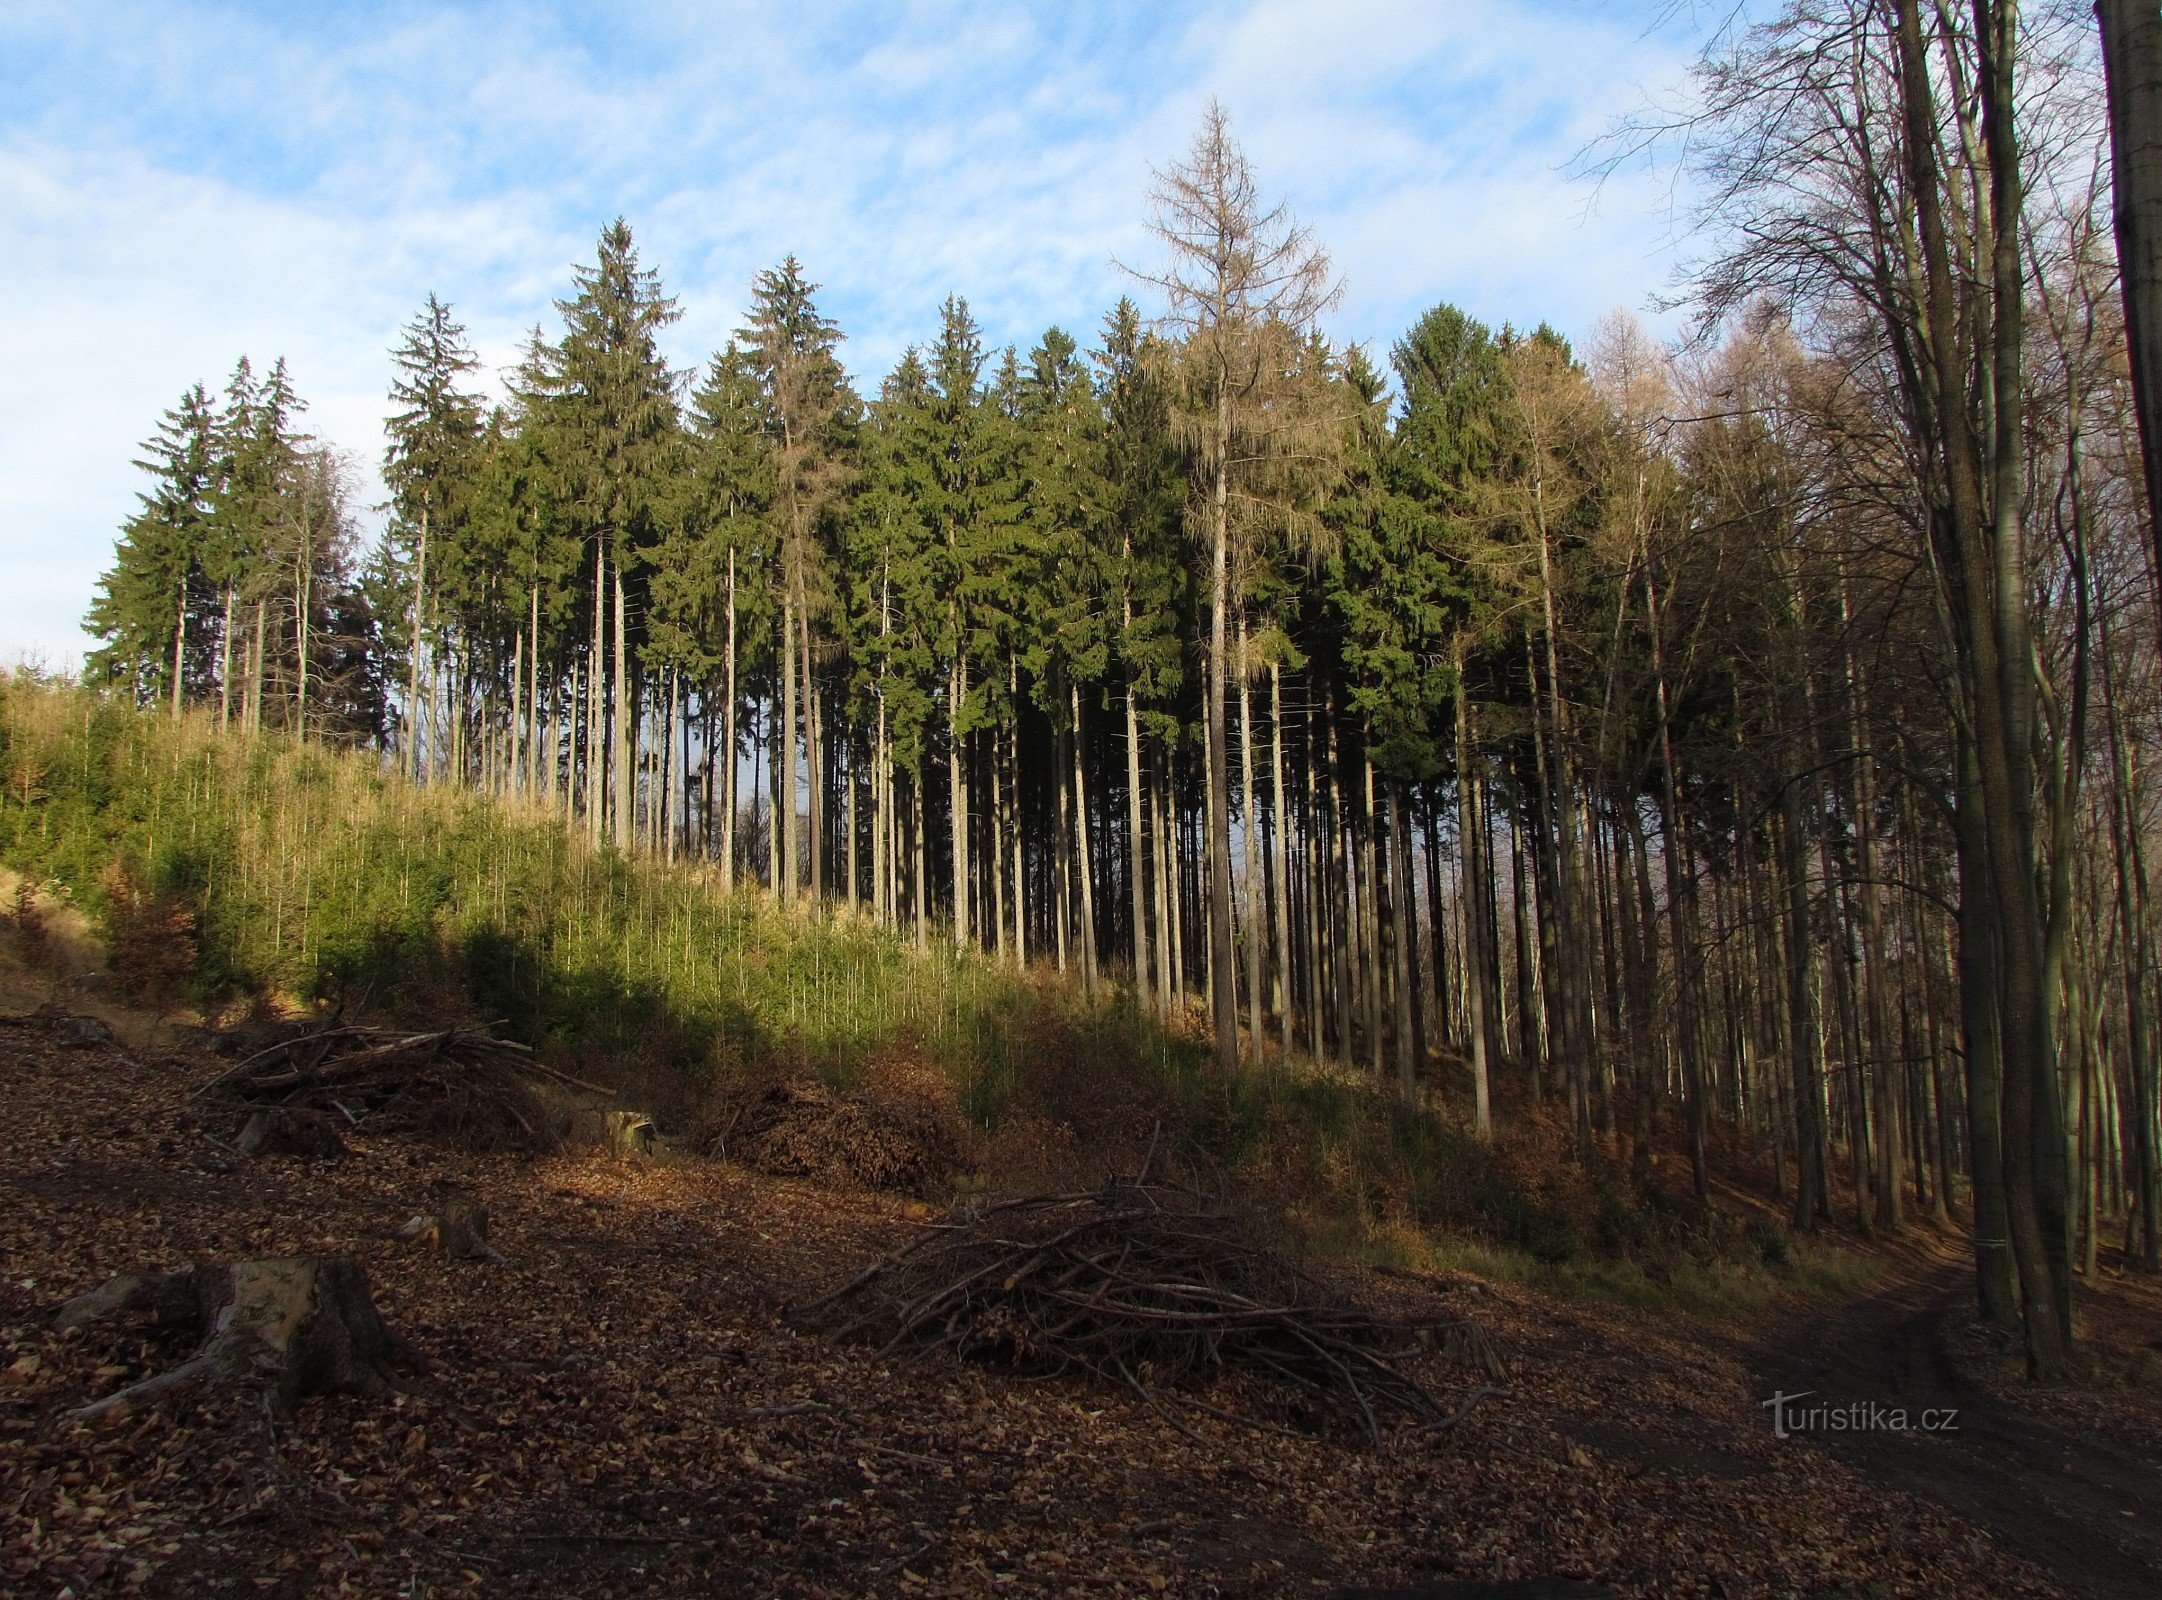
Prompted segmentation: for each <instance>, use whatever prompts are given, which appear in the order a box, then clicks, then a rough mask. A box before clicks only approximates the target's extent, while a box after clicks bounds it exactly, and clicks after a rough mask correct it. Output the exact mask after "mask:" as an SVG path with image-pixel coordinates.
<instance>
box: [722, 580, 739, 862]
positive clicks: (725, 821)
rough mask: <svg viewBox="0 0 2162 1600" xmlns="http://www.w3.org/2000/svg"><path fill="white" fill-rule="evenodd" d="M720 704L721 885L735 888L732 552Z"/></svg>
mask: <svg viewBox="0 0 2162 1600" xmlns="http://www.w3.org/2000/svg"><path fill="white" fill-rule="evenodd" d="M723 677H724V683H725V687H724V689H723V691H722V692H723V694H724V696H725V698H724V699H723V701H722V704H721V749H720V751H719V760H720V766H721V777H722V780H723V781H722V785H721V793H722V795H723V797H724V798H723V801H722V807H721V809H722V817H721V882H722V884H724V885H725V886H726V887H728V888H730V889H733V888H734V887H735V886H736V711H737V701H736V552H735V550H734V548H733V547H731V548H730V549H729V552H728V660H727V663H726V665H725V666H724V668H723Z"/></svg>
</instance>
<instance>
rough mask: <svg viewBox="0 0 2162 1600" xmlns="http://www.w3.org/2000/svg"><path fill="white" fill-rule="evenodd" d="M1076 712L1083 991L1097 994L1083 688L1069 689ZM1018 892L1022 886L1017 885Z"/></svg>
mask: <svg viewBox="0 0 2162 1600" xmlns="http://www.w3.org/2000/svg"><path fill="white" fill-rule="evenodd" d="M1066 693H1067V698H1068V701H1069V703H1070V705H1071V706H1072V710H1073V809H1074V876H1075V877H1076V879H1078V880H1079V886H1080V890H1081V933H1080V938H1081V987H1082V990H1083V992H1084V993H1087V994H1094V993H1095V992H1096V888H1095V881H1096V864H1095V860H1094V856H1093V852H1091V850H1090V849H1089V791H1088V772H1087V769H1086V765H1085V763H1084V762H1083V760H1082V751H1081V734H1082V728H1081V687H1080V685H1079V684H1068V685H1067V686H1066ZM1015 888H1016V891H1017V892H1018V889H1019V884H1018V883H1016V885H1015Z"/></svg>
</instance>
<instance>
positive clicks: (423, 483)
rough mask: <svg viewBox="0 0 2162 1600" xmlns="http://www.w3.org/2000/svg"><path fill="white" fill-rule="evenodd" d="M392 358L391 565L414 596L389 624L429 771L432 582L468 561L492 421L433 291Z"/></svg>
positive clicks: (416, 770) (461, 338)
mask: <svg viewBox="0 0 2162 1600" xmlns="http://www.w3.org/2000/svg"><path fill="white" fill-rule="evenodd" d="M391 363H392V365H393V366H394V367H395V368H396V371H397V376H396V377H394V378H393V379H392V380H391V386H390V398H391V401H392V403H393V404H394V405H396V406H398V407H400V408H401V409H399V410H397V411H394V412H393V413H392V414H391V416H390V419H389V421H388V422H387V423H386V424H385V430H386V431H387V432H388V434H389V436H390V443H389V447H388V448H387V449H386V450H385V452H384V457H383V480H384V483H385V484H386V485H387V486H388V487H389V489H390V493H391V498H390V511H391V522H390V528H389V541H388V544H387V546H386V551H387V554H388V566H389V567H390V568H391V569H393V570H394V571H396V572H398V573H399V574H400V575H402V576H404V577H405V579H406V583H407V585H408V589H409V592H408V595H407V598H406V603H405V604H404V605H403V606H402V607H396V608H392V609H387V610H386V618H387V619H395V620H394V621H391V622H390V626H389V637H390V642H391V649H392V652H393V654H394V656H396V657H399V658H402V660H403V663H404V665H405V669H406V691H405V705H404V710H403V716H402V719H401V721H402V725H403V738H404V743H405V747H406V760H407V764H408V766H409V769H410V770H411V772H412V773H413V775H414V776H415V777H420V776H422V775H423V768H422V765H421V762H422V751H421V745H420V739H419V732H420V727H421V708H422V698H421V677H422V670H423V668H422V661H423V656H424V654H425V651H426V643H427V640H428V638H429V637H430V633H431V628H432V627H434V624H433V623H432V622H431V604H432V597H433V594H434V592H435V591H434V590H431V588H430V583H431V580H432V581H433V582H434V585H435V590H441V589H443V588H445V587H447V586H446V585H445V584H444V583H443V582H442V573H443V571H444V570H445V569H446V568H455V567H456V566H457V565H458V564H459V555H460V553H461V552H459V550H458V547H459V545H460V544H461V543H462V542H463V538H464V536H465V534H466V533H467V531H468V527H469V525H470V523H471V520H472V517H473V512H474V507H473V504H472V501H473V494H474V490H475V487H476V478H477V476H478V470H479V465H480V459H481V449H482V434H483V420H482V410H481V404H480V401H479V400H478V399H477V398H475V397H474V396H473V395H471V394H469V393H467V392H466V391H465V390H464V389H463V388H461V387H460V385H461V383H462V382H463V381H464V380H465V379H466V377H467V376H468V375H469V374H470V373H472V372H474V371H475V370H476V369H477V368H478V367H479V365H480V363H479V361H478V360H477V359H476V358H475V357H474V355H473V352H472V349H471V348H470V346H468V345H467V343H466V332H465V328H464V326H463V325H462V324H460V323H459V322H457V321H456V320H455V319H454V318H453V317H452V316H451V312H450V307H449V306H448V305H447V304H445V303H444V302H443V301H441V300H439V299H437V298H436V297H435V296H434V295H432V294H431V295H429V296H428V299H427V303H426V304H425V305H424V306H422V308H421V310H420V312H419V313H418V314H417V315H416V316H415V317H414V318H413V320H412V321H411V322H409V323H407V324H406V326H405V329H404V337H403V339H402V340H401V341H400V343H399V345H398V347H397V348H396V349H395V350H393V351H392V352H391ZM431 565H432V568H433V570H431ZM386 576H387V574H386ZM385 598H386V599H387V598H388V597H387V596H386V597H385ZM437 633H438V637H440V630H437Z"/></svg>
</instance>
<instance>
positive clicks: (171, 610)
mask: <svg viewBox="0 0 2162 1600" xmlns="http://www.w3.org/2000/svg"><path fill="white" fill-rule="evenodd" d="M142 449H143V455H142V457H141V458H140V459H138V460H137V461H136V463H135V464H136V465H137V466H138V467H140V468H141V469H142V470H143V471H145V472H147V473H149V474H150V475H151V485H150V487H149V488H148V489H147V490H145V491H143V492H142V493H141V494H139V495H138V496H137V499H138V501H139V502H140V506H139V509H138V510H137V511H136V513H135V515H134V516H132V517H130V518H129V519H128V520H127V522H126V524H125V525H124V526H123V527H122V528H121V530H120V540H119V544H118V547H117V548H116V550H115V551H114V556H113V565H112V567H111V568H110V569H109V570H107V572H106V573H105V575H104V576H103V577H102V578H100V579H99V580H98V593H97V597H96V598H95V599H94V600H93V601H92V602H91V605H90V611H89V615H88V617H87V618H86V619H85V621H84V624H83V626H84V628H85V630H86V631H87V632H89V633H90V634H91V635H92V636H93V637H95V638H97V639H98V640H100V641H101V643H100V644H99V645H98V647H97V648H96V649H94V650H92V651H91V652H90V654H89V656H88V658H87V659H86V661H85V663H84V670H85V675H86V676H87V677H89V678H90V679H91V680H92V681H95V682H102V683H107V684H110V685H112V686H114V687H116V688H119V689H121V690H123V691H124V692H126V693H127V694H129V695H130V696H131V697H133V698H134V699H135V700H137V701H139V702H143V703H148V702H150V701H152V700H154V699H159V698H163V699H164V700H166V701H168V702H169V703H170V704H171V706H172V708H173V712H174V714H175V715H176V716H177V715H178V714H179V710H180V707H181V704H182V703H183V701H184V699H185V698H186V695H187V693H188V691H189V687H190V685H191V684H192V685H193V686H194V687H195V690H196V692H197V693H200V692H202V689H203V686H204V684H205V682H206V679H207V676H208V674H209V672H210V671H211V666H212V663H211V658H210V655H209V647H210V643H211V641H210V640H208V639H206V638H205V637H204V635H203V630H202V628H201V626H200V621H201V617H200V613H201V610H202V608H203V606H204V604H205V602H206V600H207V599H208V596H209V584H208V571H207V562H208V557H209V550H208V543H209V535H210V519H211V515H212V512H213V510H214V508H215V503H216V498H217V467H218V438H217V417H216V413H215V411H214V410H213V408H212V405H211V402H210V397H209V395H208V394H207V393H205V392H204V389H203V386H202V385H201V384H199V383H198V384H196V385H194V386H193V387H191V388H190V389H188V390H187V392H186V393H184V394H182V395H181V397H180V400H179V403H178V404H177V405H175V406H174V407H173V408H172V409H171V410H169V411H167V412H166V413H165V415H164V417H163V418H162V419H161V420H160V422H159V424H158V431H157V432H156V433H155V434H153V435H152V436H151V437H150V438H149V439H147V440H145V441H144V443H143V446H142ZM191 613H192V614H194V615H195V620H196V622H197V626H196V627H194V628H193V629H191V628H190V618H191ZM191 635H192V636H191ZM191 647H192V654H191Z"/></svg>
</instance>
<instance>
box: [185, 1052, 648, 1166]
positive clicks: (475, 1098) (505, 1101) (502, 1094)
mask: <svg viewBox="0 0 2162 1600" xmlns="http://www.w3.org/2000/svg"><path fill="white" fill-rule="evenodd" d="M539 1082H545V1083H553V1084H556V1085H558V1086H560V1087H563V1088H566V1089H572V1090H577V1091H580V1092H583V1093H589V1094H602V1093H605V1092H606V1091H605V1090H602V1089H600V1088H598V1087H597V1086H596V1085H593V1084H589V1083H581V1082H579V1081H578V1080H577V1079H575V1078H571V1077H567V1076H565V1075H564V1074H562V1073H560V1072H557V1071H555V1070H554V1069H553V1068H551V1067H546V1066H543V1065H542V1064H541V1063H540V1062H539V1061H537V1060H535V1059H534V1056H533V1053H532V1051H530V1050H528V1049H527V1048H526V1047H525V1046H524V1045H522V1044H518V1043H515V1042H514V1041H512V1040H509V1039H498V1038H496V1037H495V1036H494V1035H493V1034H489V1033H484V1032H482V1031H480V1030H478V1029H472V1028H445V1029H439V1030H436V1031H434V1032H430V1033H400V1032H395V1031H392V1030H390V1029H385V1028H368V1027H361V1026H358V1025H355V1024H345V1023H332V1024H329V1025H327V1026H322V1027H316V1028H310V1029H307V1030H305V1031H302V1032H300V1033H297V1034H294V1035H293V1036H292V1037H290V1038H286V1039H281V1040H279V1041H277V1042H276V1043H275V1044H272V1045H269V1046H268V1047H266V1048H264V1049H260V1050H257V1051H255V1052H254V1053H253V1054H252V1055H249V1056H247V1057H246V1058H244V1059H243V1060H241V1061H240V1062H239V1063H238V1064H237V1065H235V1066H233V1067H230V1068H228V1069H227V1070H226V1071H224V1072H221V1073H219V1074H218V1076H217V1077H215V1078H213V1079H211V1080H210V1082H209V1083H207V1084H205V1085H204V1086H203V1087H202V1088H201V1089H200V1090H198V1091H197V1097H198V1098H199V1099H201V1100H205V1101H207V1102H209V1103H210V1104H213V1105H218V1106H223V1107H225V1108H227V1109H229V1110H235V1111H241V1112H245V1113H248V1114H250V1115H260V1114H264V1113H273V1112H314V1113H319V1114H323V1115H328V1116H332V1117H335V1118H338V1119H341V1120H342V1121H343V1122H344V1123H346V1124H349V1125H352V1126H356V1127H357V1126H368V1127H371V1128H376V1129H383V1130H399V1131H407V1132H418V1133H425V1134H430V1135H433V1136H435V1137H439V1138H443V1139H449V1140H454V1141H456V1142H458V1143H460V1144H462V1145H466V1146H468V1147H472V1148H489V1149H519V1150H544V1149H553V1148H555V1146H556V1145H557V1144H558V1143H559V1142H560V1138H561V1133H560V1129H559V1127H558V1120H559V1119H558V1117H557V1115H556V1113H555V1112H554V1111H553V1110H552V1109H551V1108H550V1107H549V1105H548V1103H547V1101H546V1100H544V1099H543V1098H542V1097H541V1095H540V1094H539V1092H538V1091H537V1090H536V1088H535V1084H536V1083H539Z"/></svg>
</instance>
